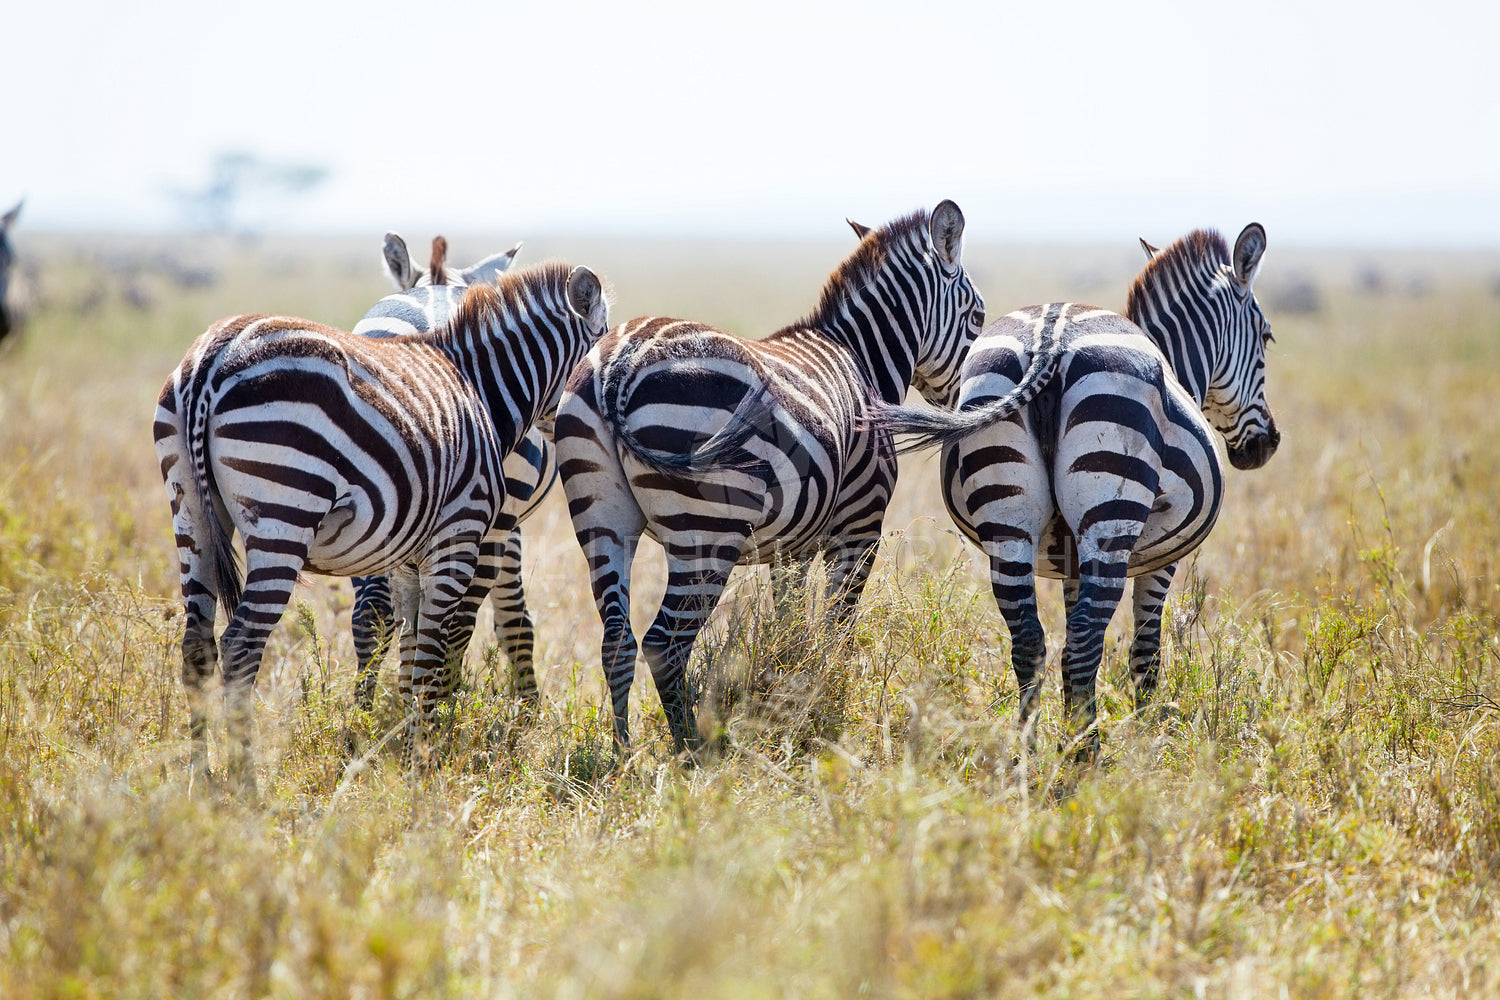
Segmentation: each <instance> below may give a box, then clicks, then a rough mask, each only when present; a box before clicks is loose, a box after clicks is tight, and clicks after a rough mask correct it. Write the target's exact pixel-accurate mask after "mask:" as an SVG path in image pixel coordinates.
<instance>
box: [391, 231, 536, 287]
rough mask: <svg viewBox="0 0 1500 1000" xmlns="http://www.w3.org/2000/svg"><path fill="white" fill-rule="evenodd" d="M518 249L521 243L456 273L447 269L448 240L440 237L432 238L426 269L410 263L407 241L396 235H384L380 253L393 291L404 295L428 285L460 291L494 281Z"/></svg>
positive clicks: (514, 257)
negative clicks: (449, 287)
mask: <svg viewBox="0 0 1500 1000" xmlns="http://www.w3.org/2000/svg"><path fill="white" fill-rule="evenodd" d="M520 249H521V244H519V243H517V244H516V245H515V246H513V247H511V248H510V249H509V250H505V251H502V252H500V253H495V254H490V255H489V256H488V257H485V258H484V259H483V260H479V261H476V262H475V263H473V264H470V265H469V266H468V267H465V268H461V269H459V270H456V271H455V270H449V269H448V267H447V258H448V241H447V240H445V239H444V238H443V237H441V236H435V237H433V239H432V257H431V260H430V262H429V264H428V266H427V268H426V270H423V269H422V268H419V267H417V266H416V265H414V264H413V263H412V260H411V252H410V251H409V250H407V249H406V241H405V240H403V239H402V238H401V236H400V234H399V233H386V234H385V245H384V247H383V248H382V253H383V255H384V257H385V270H386V274H388V275H389V276H390V279H391V282H392V283H393V284H394V285H395V286H396V290H397V291H398V292H404V291H407V290H409V289H412V288H418V287H423V288H425V287H427V286H429V285H453V286H455V287H458V288H463V287H466V286H468V285H477V284H479V283H481V282H489V281H494V280H495V278H497V277H498V276H499V275H500V274H501V272H503V271H505V270H506V269H507V268H509V267H510V265H511V264H512V263H513V262H514V261H515V259H516V253H517V252H518V251H520Z"/></svg>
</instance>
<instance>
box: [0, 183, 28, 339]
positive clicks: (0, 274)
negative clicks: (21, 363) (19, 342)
mask: <svg viewBox="0 0 1500 1000" xmlns="http://www.w3.org/2000/svg"><path fill="white" fill-rule="evenodd" d="M23 204H25V202H20V201H18V202H16V207H15V208H12V209H11V210H10V211H9V212H6V213H5V214H4V215H0V341H4V340H5V338H6V337H8V336H10V331H11V330H12V329H13V328H14V321H13V319H12V317H11V312H10V305H9V303H8V299H7V296H9V294H10V272H11V270H12V269H13V268H14V267H15V264H16V252H15V250H14V249H13V248H12V247H11V245H10V227H11V226H12V225H14V224H15V221H16V218H17V217H18V216H19V215H20V214H21V206H22V205H23Z"/></svg>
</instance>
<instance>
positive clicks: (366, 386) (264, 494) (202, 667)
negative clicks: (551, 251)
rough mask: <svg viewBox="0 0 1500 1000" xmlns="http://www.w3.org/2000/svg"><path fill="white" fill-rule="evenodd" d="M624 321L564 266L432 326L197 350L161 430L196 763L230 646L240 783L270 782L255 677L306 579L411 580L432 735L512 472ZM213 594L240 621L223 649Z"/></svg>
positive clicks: (581, 271) (167, 400) (474, 293)
mask: <svg viewBox="0 0 1500 1000" xmlns="http://www.w3.org/2000/svg"><path fill="white" fill-rule="evenodd" d="M607 321H608V305H607V303H606V301H605V298H604V293H603V289H602V288H601V286H600V283H599V279H598V278H596V277H595V276H594V274H593V273H592V272H591V271H589V270H588V269H587V268H583V267H579V268H575V269H573V270H572V271H571V272H570V271H569V270H568V268H567V267H566V266H565V265H562V264H556V263H554V264H545V265H542V266H540V267H534V268H529V269H527V270H525V271H521V272H518V273H507V274H504V275H502V276H501V278H500V280H499V281H498V282H496V283H494V284H486V285H477V286H474V287H473V288H471V289H470V290H469V292H468V294H467V295H466V296H465V297H464V300H463V302H462V303H461V304H460V306H459V310H458V313H457V314H456V315H455V317H454V318H453V321H452V323H451V324H450V325H449V326H447V327H445V328H443V329H442V330H439V331H436V332H434V333H430V334H418V335H413V336H408V337H397V338H393V339H377V338H373V337H357V336H354V335H352V334H348V333H344V332H343V331H341V330H335V329H333V328H331V327H326V326H322V325H319V324H316V323H310V322H307V321H305V320H299V319H291V318H287V317H276V316H236V317H233V318H231V319H227V320H221V321H220V322H218V323H216V324H214V325H213V326H212V327H210V328H209V330H208V331H207V332H206V333H204V334H203V335H202V336H201V337H199V338H198V340H197V341H196V342H195V343H194V344H193V346H192V347H191V348H190V349H189V350H188V354H187V357H186V358H184V359H183V362H182V364H181V365H180V366H179V367H178V368H177V370H176V371H175V372H174V373H173V375H172V377H171V378H169V379H168V380H167V384H166V386H165V387H164V388H163V389H162V393H161V396H160V399H159V401H158V405H157V411H156V423H155V427H154V433H155V437H156V451H157V456H158V458H159V459H160V461H161V471H162V478H163V479H164V480H165V482H166V488H167V495H168V497H169V499H170V500H171V503H172V520H173V526H174V528H175V529H176V536H177V551H178V557H179V559H180V561H181V571H182V597H183V604H184V607H185V611H186V626H185V632H184V635H183V641H182V653H183V668H182V672H183V683H184V686H185V687H186V688H187V695H188V704H189V712H190V726H191V737H192V741H193V762H194V767H195V769H196V770H200V771H201V770H206V767H207V762H208V747H207V739H206V715H205V705H204V695H203V685H204V682H205V680H207V678H208V677H209V676H210V675H211V674H212V673H213V672H214V670H215V668H216V666H217V659H218V654H219V653H220V651H222V655H223V658H224V663H223V674H224V684H225V694H226V702H227V710H226V715H227V724H228V727H229V735H230V739H229V771H230V772H231V773H232V774H234V775H235V776H237V777H238V778H239V779H240V780H241V781H242V782H243V783H245V784H248V785H252V786H253V784H254V779H253V775H252V773H251V771H250V768H249V766H248V765H249V749H250V718H251V708H252V692H253V686H254V682H255V677H256V673H257V671H258V670H259V667H260V659H261V655H262V652H263V650H264V648H265V643H266V640H267V638H268V637H269V636H270V634H271V630H272V629H273V628H275V626H276V623H277V621H279V620H280V618H281V615H282V613H283V611H284V610H285V609H286V605H287V603H288V601H289V600H290V599H291V595H292V588H293V586H294V584H295V583H296V580H297V576H298V574H299V573H301V572H302V571H303V570H304V569H305V570H310V571H312V572H315V573H326V574H330V575H336V576H352V575H355V574H377V573H390V574H393V575H394V576H395V578H396V580H395V590H396V595H397V611H398V613H399V615H400V617H401V619H402V620H403V621H404V622H406V623H408V625H407V626H406V627H405V628H403V630H402V637H401V661H402V670H401V687H402V693H403V694H404V695H406V696H407V697H408V698H409V699H410V700H411V701H413V702H414V703H415V704H414V707H415V714H414V720H415V721H414V723H413V724H414V726H419V725H420V724H421V723H422V722H425V721H427V720H429V719H430V718H431V715H432V713H433V710H434V709H435V707H436V702H437V699H438V697H439V695H441V694H442V693H443V692H444V691H445V690H447V689H448V687H449V685H450V678H449V677H448V676H447V671H446V670H445V666H446V660H445V653H446V651H447V649H448V648H449V647H450V645H452V644H453V643H454V637H453V636H452V635H451V634H450V633H448V632H447V631H445V630H446V627H447V626H448V624H449V618H450V615H451V612H452V611H453V609H454V608H455V607H457V605H458V604H459V602H460V600H461V599H462V598H463V596H464V593H465V591H466V590H467V588H468V586H469V583H470V581H471V579H472V578H473V576H474V572H475V569H476V567H477V564H478V561H479V549H480V545H481V543H482V541H483V540H484V537H485V536H486V535H487V534H488V533H489V531H490V530H491V528H492V527H493V525H494V524H495V522H496V520H497V518H498V517H499V516H500V511H501V508H502V505H503V504H504V501H505V482H504V479H503V476H502V473H501V462H502V461H503V460H504V458H505V456H506V455H507V454H509V453H510V451H511V450H512V449H514V448H515V446H516V445H517V444H518V443H519V442H520V440H521V438H522V437H523V436H524V435H525V433H526V430H527V428H528V427H530V425H531V423H532V422H533V421H534V420H535V419H536V418H537V416H538V415H539V414H542V413H545V412H548V411H549V410H551V409H552V408H553V406H554V405H555V403H556V400H557V397H558V394H559V393H560V392H561V391H562V385H563V381H564V379H565V378H566V377H567V373H568V372H570V371H571V370H572V369H573V367H574V365H576V364H577V363H578V361H579V360H580V359H581V358H582V357H583V355H584V353H585V352H586V351H587V350H588V348H589V346H590V345H591V344H592V343H593V342H594V341H595V340H596V339H597V338H598V337H599V336H600V334H602V333H603V332H604V329H605V327H606V325H607ZM236 530H238V531H239V533H240V534H241V536H242V538H243V539H244V545H245V562H246V571H245V575H244V578H243V582H242V580H241V578H240V574H239V567H238V566H237V565H236V561H235V558H234V552H233V549H232V547H231V537H232V534H233V532H234V531H236ZM215 602H217V603H219V604H222V605H223V606H224V608H225V610H226V612H227V613H228V614H229V625H228V627H227V628H226V629H225V630H224V634H223V636H222V637H221V639H220V643H219V646H218V647H217V648H216V646H215V643H214V634H213V625H214V605H215ZM467 638H468V637H467V636H463V637H462V639H463V640H464V641H465V642H466V641H467ZM460 648H461V645H460Z"/></svg>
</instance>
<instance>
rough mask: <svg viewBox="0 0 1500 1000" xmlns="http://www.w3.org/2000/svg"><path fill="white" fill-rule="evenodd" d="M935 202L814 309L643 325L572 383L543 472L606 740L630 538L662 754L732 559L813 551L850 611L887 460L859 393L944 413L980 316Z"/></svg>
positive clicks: (880, 236) (832, 282)
mask: <svg viewBox="0 0 1500 1000" xmlns="http://www.w3.org/2000/svg"><path fill="white" fill-rule="evenodd" d="M963 229H964V217H963V213H962V212H960V211H959V209H958V206H957V205H955V204H953V202H951V201H945V202H942V203H941V204H939V205H938V206H937V207H936V208H935V209H933V211H932V212H931V214H929V213H927V212H917V213H914V214H912V215H909V216H906V217H905V218H901V219H898V220H896V221H894V222H892V223H890V224H888V225H886V226H883V227H881V228H879V229H875V230H870V229H866V228H865V227H862V226H857V225H856V226H855V231H856V233H858V234H859V235H860V237H861V239H860V243H859V246H858V248H857V249H856V250H855V251H854V253H853V254H852V255H851V256H850V257H849V258H848V259H847V260H845V261H844V262H843V264H841V265H840V266H839V268H838V269H837V270H835V271H834V273H833V275H832V276H831V277H830V278H829V279H828V282H827V284H826V286H825V287H824V289H823V294H822V298H821V300H820V301H819V303H818V305H817V307H816V308H815V309H814V310H813V312H812V313H811V315H809V316H808V317H807V318H806V319H804V320H802V321H800V322H797V323H794V324H793V325H791V326H789V327H786V328H785V329H782V330H780V331H777V332H776V333H773V334H771V335H770V336H768V337H766V338H765V339H763V340H758V341H749V340H741V339H740V338H738V337H734V336H731V335H729V334H727V333H723V332H721V331H719V330H716V329H714V328H712V327H710V326H706V325H704V324H702V323H694V322H690V321H687V320H678V319H665V318H661V317H645V318H640V319H634V320H631V321H630V322H628V323H625V324H623V325H621V326H617V327H615V328H614V329H613V330H611V331H610V332H609V333H608V334H607V335H606V336H605V337H604V338H603V339H601V340H600V342H599V343H598V345H596V346H595V347H594V348H593V349H592V350H591V351H590V352H589V355H588V357H587V358H586V359H585V361H584V363H583V364H582V365H580V366H579V368H578V369H577V371H575V372H574V373H573V375H572V376H571V377H570V378H569V379H568V384H567V388H566V390H565V391H564V393H563V398H562V402H561V403H560V404H559V405H558V415H557V425H556V443H557V452H558V470H559V473H560V475H561V477H562V481H563V489H564V490H565V491H566V493H567V496H568V509H569V513H570V514H571V515H572V519H573V528H574V531H575V533H576V534H577V536H578V541H579V543H580V544H581V545H582V547H583V550H584V554H585V556H586V557H587V559H588V561H589V566H590V583H591V586H592V589H593V593H594V601H595V604H596V606H597V608H598V611H599V617H600V619H601V621H602V622H603V624H604V638H603V642H602V647H601V657H602V660H603V667H604V675H605V678H606V680H607V681H608V684H609V692H610V701H611V709H612V711H613V716H614V736H615V739H616V741H617V742H618V743H619V744H620V745H621V746H622V747H624V746H627V745H628V743H629V739H630V731H629V722H628V713H629V707H630V688H631V685H632V683H633V681H634V677H635V660H636V654H637V651H638V647H637V645H636V640H635V636H634V635H633V634H632V633H631V629H630V569H631V562H632V560H633V558H634V555H635V551H636V546H637V544H638V543H639V541H640V538H641V536H642V535H643V534H646V535H650V536H651V537H652V538H654V539H656V541H658V542H659V543H661V546H662V548H663V549H664V550H665V551H666V557H667V587H666V595H665V597H664V598H663V600H662V604H661V608H660V610H659V611H658V613H657V615H656V619H655V621H654V622H653V624H652V626H651V628H650V630H649V631H647V633H646V635H645V637H644V642H643V645H644V648H645V654H646V660H647V663H648V664H649V665H650V668H651V674H652V677H653V679H654V680H655V682H656V687H657V691H658V692H659V693H660V695H661V700H662V704H663V707H664V708H665V710H666V714H667V720H668V722H669V724H670V727H671V731H672V739H673V743H674V745H675V746H676V748H677V749H678V750H679V751H681V750H684V749H691V748H693V747H694V746H695V745H696V743H697V733H696V724H695V722H694V718H693V709H692V705H691V704H690V699H689V696H688V692H687V689H686V684H685V678H684V670H685V667H686V665H687V661H688V657H689V655H690V653H691V651H692V647H693V643H694V642H695V640H696V639H697V636H698V633H699V631H700V630H701V629H702V627H703V624H704V622H705V620H706V619H707V618H708V616H709V614H710V613H711V612H712V611H713V609H714V607H715V605H717V603H718V601H719V597H720V595H721V593H722V591H723V589H724V585H725V583H726V582H727V581H728V579H729V574H730V571H731V570H733V569H734V567H735V566H736V565H737V564H738V563H741V562H750V563H763V562H769V561H772V560H776V559H787V560H791V561H793V562H794V563H800V564H803V565H804V566H805V564H806V563H807V562H808V561H809V560H811V558H812V557H813V556H814V555H816V554H818V553H820V552H821V553H823V554H824V556H825V559H826V560H827V563H828V587H829V595H830V599H831V602H832V604H833V606H834V607H835V608H836V609H837V610H836V614H837V615H838V616H839V617H840V618H843V619H847V618H848V617H849V615H851V614H852V613H853V611H854V609H855V607H856V605H857V604H858V601H859V597H860V594H861V592H862V591H863V589H864V585H865V581H866V578H867V577H868V575H869V572H870V563H871V560H872V559H873V557H874V554H875V547H876V544H877V543H878V542H879V540H880V526H881V521H882V519H883V518H884V516H885V509H886V505H887V503H888V502H889V501H890V497H891V490H892V488H893V487H894V485H895V481H896V455H895V450H894V448H893V446H892V441H891V437H890V435H889V434H888V433H886V432H885V431H884V430H882V429H878V428H872V427H871V426H870V425H869V424H868V423H867V422H866V417H867V415H868V414H869V411H870V406H871V400H872V399H879V400H884V401H886V402H887V403H897V402H899V401H900V400H901V399H902V398H903V397H904V396H905V395H906V392H907V389H908V388H909V387H911V386H913V385H915V386H916V387H917V388H918V389H919V390H920V391H921V392H922V394H923V395H924V396H925V397H926V398H927V399H929V400H931V401H932V402H934V403H936V404H939V405H951V403H952V400H953V395H954V393H955V391H956V389H957V385H958V382H957V375H958V366H959V362H960V361H961V360H962V358H963V355H964V351H965V350H966V349H967V348H968V346H969V343H970V342H971V341H972V340H973V339H974V337H975V336H976V335H977V334H978V333H979V330H980V328H981V327H982V326H983V323H984V303H983V300H982V299H981V298H980V297H979V294H978V293H977V292H976V291H975V290H974V287H973V285H972V284H971V283H970V281H969V276H968V274H967V273H966V272H965V271H964V268H963V264H962V262H961V259H960V257H961V250H962V240H963Z"/></svg>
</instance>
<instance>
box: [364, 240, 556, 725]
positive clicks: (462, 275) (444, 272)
mask: <svg viewBox="0 0 1500 1000" xmlns="http://www.w3.org/2000/svg"><path fill="white" fill-rule="evenodd" d="M520 249H521V244H519V243H517V244H516V245H515V246H514V247H512V248H511V249H509V250H507V251H505V252H503V253H497V254H492V255H490V256H488V257H486V258H484V259H483V260H481V261H479V262H478V263H476V264H473V265H472V266H470V267H466V268H463V269H461V270H453V269H450V268H448V267H447V253H448V243H447V240H445V239H443V237H441V236H439V237H436V238H435V239H434V240H433V241H432V256H431V258H430V263H429V265H428V267H427V269H426V270H423V269H421V268H417V267H415V266H413V264H412V260H411V254H410V253H409V252H408V251H407V248H406V242H405V241H404V240H402V239H401V237H400V236H399V235H398V234H396V233H386V235H385V243H384V248H383V258H384V261H385V266H386V273H387V274H388V275H389V276H390V279H391V281H392V282H394V283H395V285H396V287H397V289H398V291H397V292H396V293H395V294H393V295H387V296H386V297H385V298H383V299H381V300H380V301H379V302H377V303H375V305H374V306H372V307H371V308H370V311H369V312H367V313H365V315H364V317H363V318H362V319H361V320H360V321H359V322H358V323H357V324H355V327H354V330H353V332H354V333H357V334H360V335H362V336H366V337H394V336H400V335H403V334H417V333H425V332H428V331H430V330H436V329H439V328H441V327H442V326H444V325H446V324H447V323H448V322H449V321H450V319H451V318H452V316H453V315H454V313H455V312H456V311H457V309H458V303H459V301H460V300H461V299H462V298H463V296H464V293H465V291H466V290H467V289H468V287H469V286H470V285H476V284H481V283H486V282H492V281H494V280H495V279H496V278H497V277H499V275H500V274H501V273H502V272H504V271H505V270H506V269H507V268H509V267H510V266H511V264H512V262H513V261H514V260H515V256H516V253H517V251H519V250H520ZM550 418H551V414H550V413H549V414H546V415H544V418H543V422H542V423H540V424H538V425H536V426H533V427H532V428H531V429H530V430H528V431H527V432H526V436H525V437H524V438H522V439H521V442H520V444H518V445H517V446H516V449H515V450H514V451H512V452H511V453H510V454H509V455H507V456H506V458H505V462H504V465H503V468H504V471H505V505H504V506H503V507H502V508H501V513H500V521H499V522H498V523H497V525H496V528H495V530H494V532H492V533H491V534H490V536H488V537H487V538H485V540H484V544H483V545H482V546H481V547H480V553H479V568H478V569H477V570H476V572H475V574H474V579H473V581H472V582H471V583H470V585H469V591H468V593H466V594H465V595H464V600H463V601H461V602H460V603H459V606H458V608H457V609H456V610H455V611H454V612H453V614H454V619H453V622H454V624H453V627H452V629H451V630H452V631H454V632H456V633H458V634H462V635H468V634H469V633H471V632H472V630H473V626H474V621H475V619H476V618H477V616H478V612H479V608H480V606H481V605H482V604H483V602H484V600H485V598H486V597H488V598H489V601H490V607H491V609H492V610H493V612H494V622H495V636H496V638H497V639H498V640H499V643H500V647H501V649H502V650H504V652H505V656H506V659H507V661H508V662H509V663H510V666H511V673H512V676H513V678H514V681H515V689H516V693H517V694H518V695H520V697H521V698H522V700H523V701H524V702H526V703H527V704H528V705H535V703H536V701H537V699H538V691H537V683H536V671H535V669H534V668H533V666H532V653H533V649H534V648H535V645H536V633H535V627H534V625H533V623H532V619H531V614H530V612H529V611H528V610H527V608H526V593H525V590H524V589H523V587H522V584H521V532H520V528H519V525H520V523H521V522H522V521H524V520H526V518H527V517H529V516H531V513H532V512H533V511H534V510H536V508H537V507H538V506H540V504H541V502H542V499H543V497H545V496H546V495H547V492H548V491H549V490H550V489H551V488H552V483H553V481H554V480H555V479H556V477H557V462H556V460H555V458H554V453H553V448H552V441H551V437H550V426H551V419H550ZM351 582H352V583H353V585H354V608H353V611H352V612H351V614H350V627H351V631H352V632H353V636H354V653H355V659H356V661H357V663H358V672H357V678H358V679H357V681H356V683H355V700H356V702H357V704H358V705H359V706H360V707H361V708H364V709H368V708H370V706H371V705H372V704H373V703H374V699H375V681H376V678H377V674H378V671H379V668H380V663H379V660H380V654H381V653H382V652H383V651H384V650H385V648H386V647H387V645H388V644H389V640H390V633H391V626H392V624H393V609H392V606H391V588H390V580H389V578H387V577H384V576H356V577H354V578H353V579H352V581H351ZM463 654H464V648H463V647H459V648H457V649H452V650H449V656H450V658H451V659H452V661H453V662H452V664H451V665H450V669H451V670H456V669H459V667H460V665H461V663H462V658H463Z"/></svg>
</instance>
